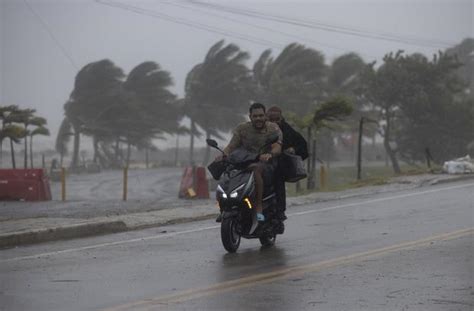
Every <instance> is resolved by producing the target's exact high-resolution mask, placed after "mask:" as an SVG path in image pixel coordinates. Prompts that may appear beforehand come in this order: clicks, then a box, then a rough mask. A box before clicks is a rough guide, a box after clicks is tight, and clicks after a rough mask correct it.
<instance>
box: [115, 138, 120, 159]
mask: <svg viewBox="0 0 474 311" xmlns="http://www.w3.org/2000/svg"><path fill="white" fill-rule="evenodd" d="M114 149H115V163H118V161H119V153H120V138H119V137H117V139H116V140H115V148H114Z"/></svg>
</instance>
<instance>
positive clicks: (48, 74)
mask: <svg viewBox="0 0 474 311" xmlns="http://www.w3.org/2000/svg"><path fill="white" fill-rule="evenodd" d="M0 2H1V6H0V31H1V32H0V33H1V35H0V36H1V37H0V47H1V49H0V53H1V54H0V60H1V61H0V67H1V68H0V69H1V70H0V105H10V104H15V105H19V106H20V107H23V108H26V107H30V108H35V109H37V111H38V114H39V115H41V116H44V117H46V118H47V119H48V122H49V127H50V130H51V131H52V137H51V138H50V139H46V140H44V147H48V146H49V144H51V146H50V147H51V148H52V147H53V141H54V138H55V136H56V133H57V129H58V127H59V124H60V122H61V120H62V117H63V104H64V102H65V101H66V100H67V98H68V96H69V94H70V92H71V91H72V88H73V83H74V77H75V75H76V73H77V71H78V70H79V69H80V68H81V67H83V66H84V65H86V64H87V63H89V62H92V61H97V60H101V59H104V58H108V59H110V60H112V61H113V62H114V63H115V64H116V65H118V66H120V67H121V68H122V69H123V70H124V71H125V73H128V72H129V71H130V70H131V69H132V68H133V67H134V66H136V65H138V64H139V63H141V62H143V61H148V60H151V61H155V62H158V63H159V64H160V65H161V66H162V67H163V68H164V69H165V70H168V71H170V72H171V74H172V76H173V78H174V81H175V86H174V88H173V91H174V92H176V93H177V94H178V95H179V96H182V95H183V84H184V79H185V77H186V74H187V73H188V71H189V70H190V69H191V68H192V67H193V66H194V65H195V64H197V63H199V62H201V61H202V59H203V57H204V55H205V54H206V52H207V50H208V49H209V47H210V46H211V45H212V44H214V43H215V42H217V41H218V40H221V39H226V42H233V43H236V44H238V45H239V46H240V47H241V49H243V50H246V51H248V52H250V53H251V55H252V58H251V61H250V62H249V65H250V66H251V65H252V64H253V62H254V61H255V59H256V58H258V56H259V55H260V53H261V52H262V51H264V50H265V49H267V48H272V50H273V54H274V55H277V54H278V53H279V52H280V51H281V49H282V47H283V46H285V45H286V44H288V43H291V42H299V43H301V44H304V45H306V46H309V47H312V48H315V49H318V50H320V51H321V52H323V53H324V55H325V56H326V61H327V63H330V62H331V60H332V59H334V57H336V56H339V55H342V54H344V53H347V52H352V51H353V52H357V53H359V54H360V55H361V56H362V57H363V58H364V59H365V60H366V61H373V60H378V61H379V62H380V60H381V58H382V57H383V55H384V54H386V53H387V52H390V51H397V50H399V49H403V50H405V51H406V52H407V53H413V52H421V53H423V54H426V55H427V56H429V57H430V56H431V55H432V54H433V53H436V52H437V51H438V50H440V49H441V50H444V49H445V48H446V47H448V46H449V45H454V44H458V43H460V42H461V41H462V39H464V38H466V37H474V30H473V29H474V27H473V15H474V12H473V0H372V1H368V0H326V1H318V0H313V1H311V0H307V1H290V0H286V1H281V0H280V1H262V0H260V1H257V0H253V1H224V0H221V1H218V0H213V1H202V2H205V3H210V4H219V5H221V6H225V7H231V8H237V9H239V10H240V11H239V12H240V13H241V12H242V11H241V10H243V9H245V10H253V11H258V12H260V13H262V14H260V15H259V16H258V17H250V16H248V15H242V14H230V13H226V12H223V11H218V10H211V9H208V8H206V7H205V6H202V5H201V6H199V5H198V4H192V3H190V1H172V0H168V1H130V0H120V1H115V0H102V1H101V2H102V4H101V3H98V2H96V1H94V0H71V1H65V0H61V1H59V0H26V1H25V0H15V1H14V0H0ZM104 3H115V4H120V5H126V6H128V8H129V9H132V10H135V11H138V12H139V14H138V13H136V12H132V11H130V10H127V9H123V8H122V9H121V8H116V7H111V6H107V5H105V4H104ZM130 6H133V7H134V8H130ZM150 15H151V16H150ZM275 17H278V19H279V20H284V21H286V23H282V22H276V21H270V20H268V18H273V19H274V18H275ZM165 19H167V20H165ZM170 19H171V20H173V21H170ZM303 20H304V21H306V22H305V23H308V21H310V22H311V24H312V26H311V27H301V26H297V25H294V24H295V21H296V22H297V23H301V21H303ZM288 22H291V23H293V24H290V23H288ZM183 23H185V24H187V25H184V24H183ZM316 23H319V24H318V25H319V26H318V25H315V24H316ZM190 24H191V25H190ZM334 27H337V28H336V31H329V30H327V29H328V28H330V29H333V30H334V29H335V28H334ZM201 28H206V29H208V30H211V31H214V32H211V31H205V30H203V29H201ZM321 28H325V29H326V30H323V29H321ZM342 28H343V30H342V31H343V32H344V31H349V32H354V31H356V35H348V34H345V33H341V29H342ZM216 32H217V33H216ZM369 33H370V35H369V36H377V37H384V38H386V37H387V36H388V35H389V36H390V37H394V36H396V37H399V40H395V41H393V40H392V41H389V40H383V39H380V38H378V39H375V38H370V37H367V35H368V34H369ZM361 34H362V35H361ZM387 34H388V35H387ZM407 41H410V42H411V41H416V42H417V44H416V45H412V44H408V43H407ZM428 41H429V42H428ZM427 42H428V43H429V44H428V43H427ZM171 144H172V145H173V144H174V142H172V143H171ZM159 145H160V146H164V145H163V143H161V144H159Z"/></svg>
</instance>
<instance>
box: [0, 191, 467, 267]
mask: <svg viewBox="0 0 474 311" xmlns="http://www.w3.org/2000/svg"><path fill="white" fill-rule="evenodd" d="M472 186H474V183H470V184H467V185H460V186H452V187H446V188H441V189H433V190H427V191H421V192H416V193H409V194H402V195H396V196H392V197H388V198H380V199H374V200H368V201H363V202H359V203H350V204H343V205H337V206H332V207H327V208H322V209H317V210H310V211H304V212H298V213H291V214H289V215H288V216H289V217H293V216H301V215H307V214H312V213H318V212H325V211H331V210H335V209H340V208H346V207H353V206H359V205H366V204H371V203H376V202H383V201H390V200H396V199H402V198H408V197H413V196H419V195H424V194H428V193H434V192H440V191H447V190H453V189H461V188H468V187H472ZM217 228H220V226H219V225H217V226H211V227H204V228H199V229H191V230H185V231H178V232H172V233H165V234H160V235H152V236H148V237H143V238H136V239H131V240H124V241H117V242H109V243H102V244H95V245H90V246H84V247H78V248H70V249H65V250H61V251H54V252H48V253H40V254H36V255H30V256H22V257H14V258H9V259H2V260H0V263H2V262H11V261H19V260H27V259H39V258H42V257H47V256H54V255H60V254H67V253H72V252H80V251H84V250H90V249H96V248H101V247H109V246H115V245H122V244H128V243H134V242H143V241H149V240H156V239H162V238H169V237H174V236H177V235H183V234H188V233H194V232H201V231H207V230H213V229H217Z"/></svg>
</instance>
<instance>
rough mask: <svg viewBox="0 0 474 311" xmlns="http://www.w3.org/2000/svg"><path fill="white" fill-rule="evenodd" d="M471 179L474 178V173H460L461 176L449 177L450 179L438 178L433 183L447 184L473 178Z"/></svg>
mask: <svg viewBox="0 0 474 311" xmlns="http://www.w3.org/2000/svg"><path fill="white" fill-rule="evenodd" d="M471 179H474V174H466V175H460V176H457V177H453V178H448V179H438V180H435V181H433V182H432V183H431V185H439V184H446V183H450V182H456V181H464V180H471Z"/></svg>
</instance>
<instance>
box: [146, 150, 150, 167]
mask: <svg viewBox="0 0 474 311" xmlns="http://www.w3.org/2000/svg"><path fill="white" fill-rule="evenodd" d="M149 151H150V148H148V146H147V147H145V165H146V168H147V169H148V167H149V163H150V161H149V158H148V152H149Z"/></svg>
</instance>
